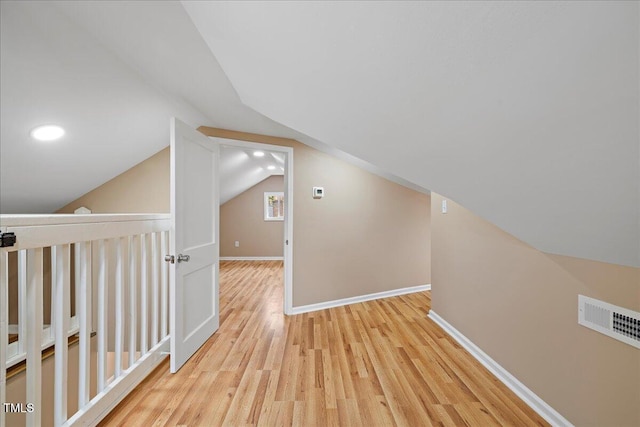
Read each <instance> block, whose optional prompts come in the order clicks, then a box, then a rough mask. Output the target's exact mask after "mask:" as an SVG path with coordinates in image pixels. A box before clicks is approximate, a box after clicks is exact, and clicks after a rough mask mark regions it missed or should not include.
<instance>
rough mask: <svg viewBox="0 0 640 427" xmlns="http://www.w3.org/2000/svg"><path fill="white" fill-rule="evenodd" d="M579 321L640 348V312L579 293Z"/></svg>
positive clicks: (583, 324)
mask: <svg viewBox="0 0 640 427" xmlns="http://www.w3.org/2000/svg"><path fill="white" fill-rule="evenodd" d="M578 323H579V324H581V325H582V326H586V327H587V328H590V329H593V330H595V331H598V332H600V333H603V334H605V335H608V336H610V337H611V338H615V339H617V340H618V341H622V342H624V343H627V344H629V345H632V346H634V347H636V348H639V349H640V313H638V312H637V311H633V310H629V309H626V308H623V307H618V306H615V305H613V304H609V303H607V302H604V301H600V300H597V299H593V298H589V297H585V296H584V295H578Z"/></svg>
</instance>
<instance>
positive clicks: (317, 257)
mask: <svg viewBox="0 0 640 427" xmlns="http://www.w3.org/2000/svg"><path fill="white" fill-rule="evenodd" d="M199 130H200V131H201V132H203V133H205V134H207V135H210V136H217V137H221V138H230V139H239V140H244V141H253V142H262V143H267V144H274V145H282V146H288V147H293V149H294V153H293V158H294V173H293V179H294V182H293V186H294V190H293V191H294V199H293V210H294V220H293V223H294V226H293V258H294V263H293V283H294V286H293V306H294V307H298V306H303V305H307V304H315V303H319V302H324V301H332V300H337V299H342V298H348V297H353V296H359V295H365V294H370V293H375V292H382V291H387V290H393V289H399V288H404V287H408V286H417V285H425V284H428V283H431V282H430V280H431V276H430V263H429V248H430V246H429V227H430V219H429V217H430V210H429V206H430V205H429V196H428V195H425V194H422V193H418V192H416V191H413V190H410V189H408V188H406V187H403V186H401V185H398V184H395V183H393V182H391V181H388V180H386V179H384V178H381V177H379V176H377V175H374V174H372V173H370V172H367V171H365V170H363V169H360V168H358V167H355V166H353V165H351V164H348V163H346V162H344V161H342V160H339V159H337V158H335V157H332V156H330V155H328V154H325V153H322V152H320V151H318V150H315V149H313V148H311V147H308V146H306V145H303V144H301V143H299V142H297V141H294V140H290V139H285V138H276V137H268V136H262V135H255V134H247V133H242V132H234V131H226V130H222V129H213V128H206V127H201V128H200V129H199ZM313 187H324V190H325V197H324V198H322V199H313V198H312V196H311V190H312V188H313Z"/></svg>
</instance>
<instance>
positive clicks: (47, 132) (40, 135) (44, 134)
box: [30, 125, 64, 141]
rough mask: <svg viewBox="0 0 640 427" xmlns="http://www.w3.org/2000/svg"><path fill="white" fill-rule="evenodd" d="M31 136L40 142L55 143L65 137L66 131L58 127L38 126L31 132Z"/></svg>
mask: <svg viewBox="0 0 640 427" xmlns="http://www.w3.org/2000/svg"><path fill="white" fill-rule="evenodd" d="M30 135H31V138H33V139H35V140H38V141H55V140H56V139H60V138H62V137H63V136H64V129H62V128H61V127H60V126H57V125H44V126H38V127H37V128H35V129H33V130H32V131H31V133H30Z"/></svg>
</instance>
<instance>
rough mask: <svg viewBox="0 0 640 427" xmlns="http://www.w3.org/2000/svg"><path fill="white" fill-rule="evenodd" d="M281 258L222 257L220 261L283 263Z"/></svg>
mask: <svg viewBox="0 0 640 427" xmlns="http://www.w3.org/2000/svg"><path fill="white" fill-rule="evenodd" d="M282 260H284V257H281V256H221V257H220V261H282Z"/></svg>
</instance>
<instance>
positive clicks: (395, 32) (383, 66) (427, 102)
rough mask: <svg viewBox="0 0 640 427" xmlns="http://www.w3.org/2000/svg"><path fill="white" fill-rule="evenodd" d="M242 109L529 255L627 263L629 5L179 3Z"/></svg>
mask: <svg viewBox="0 0 640 427" xmlns="http://www.w3.org/2000/svg"><path fill="white" fill-rule="evenodd" d="M183 5H184V7H185V9H186V10H187V12H188V13H189V15H190V16H191V19H192V20H193V22H194V23H195V25H196V27H197V28H198V30H199V31H200V33H201V34H202V36H203V38H204V39H205V41H206V42H207V44H208V46H209V47H210V48H211V50H212V52H213V53H214V54H215V56H216V58H217V59H218V61H219V62H220V64H221V66H222V68H223V69H224V70H225V72H226V74H227V76H228V77H229V79H230V80H231V82H232V83H233V85H234V87H235V89H236V90H237V91H238V94H239V96H240V98H241V99H242V101H243V102H244V103H245V104H246V105H248V106H250V107H251V108H253V109H255V110H256V111H258V112H260V113H261V114H263V115H265V116H267V117H270V118H272V119H273V120H275V121H277V122H280V123H282V124H284V125H286V126H288V127H290V128H292V129H295V130H297V131H299V132H301V133H304V134H306V135H309V136H311V137H313V138H315V139H318V140H320V141H323V142H324V143H326V144H328V145H331V146H335V147H338V148H339V149H341V150H343V151H345V152H347V153H350V154H352V155H354V156H357V157H359V158H362V159H364V160H366V161H368V162H370V163H372V164H375V165H378V166H380V167H381V168H383V169H385V170H387V171H389V172H390V173H392V174H395V175H397V176H399V177H401V178H404V179H406V180H409V181H411V182H413V183H415V184H417V185H419V186H422V187H425V188H429V189H431V190H433V191H436V192H438V193H441V194H444V195H445V196H446V197H450V198H452V199H454V200H456V201H457V202H459V203H461V204H463V205H464V206H466V207H467V208H469V209H471V210H472V211H474V212H476V213H477V214H479V215H481V216H483V217H484V218H486V219H488V220H490V221H491V222H493V223H494V224H496V225H497V226H499V227H501V228H503V229H504V230H506V231H508V232H510V233H512V234H513V235H515V236H516V237H518V238H520V239H522V240H524V241H525V242H527V243H529V244H531V245H533V246H535V247H536V248H538V249H540V250H543V251H548V252H551V253H556V254H564V255H571V256H576V257H583V258H588V259H594V260H600V261H606V262H611V263H618V264H625V265H635V266H640V248H639V244H640V243H639V242H640V187H639V185H640V184H639V183H640V167H639V164H640V147H639V146H640V143H639V129H638V122H639V108H638V99H639V97H638V90H639V87H638V86H639V74H638V60H639V33H638V21H639V12H638V3H637V2H341V3H338V2H330V3H325V2H313V3H307V2H278V3H269V2H264V3H243V2H214V3H210V2H183Z"/></svg>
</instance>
